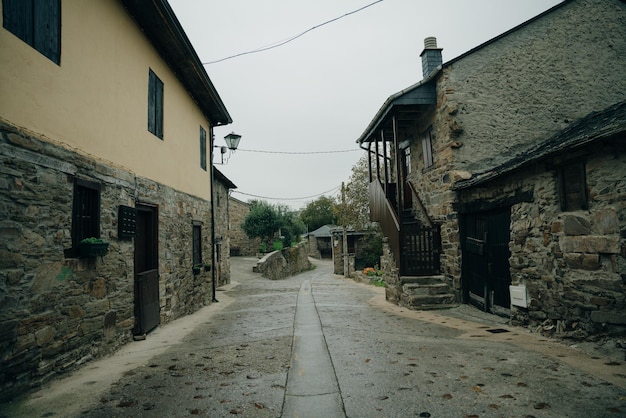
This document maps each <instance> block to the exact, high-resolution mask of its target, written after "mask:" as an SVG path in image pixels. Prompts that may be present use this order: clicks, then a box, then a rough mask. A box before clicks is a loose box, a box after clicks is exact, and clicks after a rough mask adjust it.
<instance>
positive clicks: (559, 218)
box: [379, 0, 626, 337]
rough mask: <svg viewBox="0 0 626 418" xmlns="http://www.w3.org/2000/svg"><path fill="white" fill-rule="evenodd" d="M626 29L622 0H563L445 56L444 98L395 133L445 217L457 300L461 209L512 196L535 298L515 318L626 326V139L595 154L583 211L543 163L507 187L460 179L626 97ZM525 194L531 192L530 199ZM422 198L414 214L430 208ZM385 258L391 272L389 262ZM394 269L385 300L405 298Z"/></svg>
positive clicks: (575, 326)
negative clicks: (427, 143)
mask: <svg viewBox="0 0 626 418" xmlns="http://www.w3.org/2000/svg"><path fill="white" fill-rule="evenodd" d="M625 27H626V4H625V3H624V2H621V1H617V0H610V1H605V0H573V1H570V2H564V3H563V4H561V5H560V6H559V7H557V8H555V9H553V10H551V11H550V12H548V13H546V14H544V15H542V16H539V17H538V18H535V19H532V20H531V21H529V22H527V23H526V24H524V25H522V26H520V27H518V28H515V29H513V30H511V31H509V32H507V33H505V34H503V35H502V36H500V37H497V38H495V39H493V40H491V41H489V42H487V43H485V44H484V45H481V46H480V47H478V48H476V49H474V50H472V51H469V52H468V53H467V54H464V55H461V56H460V57H458V58H455V59H454V60H452V61H450V62H447V63H444V64H443V66H442V67H441V68H440V69H438V70H436V71H437V72H436V74H435V75H434V76H433V78H432V79H430V81H426V82H427V83H434V84H435V86H436V104H435V105H428V106H424V107H422V108H421V109H420V112H419V113H418V115H419V116H416V117H415V120H414V121H413V124H412V125H411V127H410V128H408V129H402V130H400V131H399V132H398V133H397V138H399V140H404V138H410V145H409V149H410V155H411V160H410V162H411V170H410V174H408V176H407V178H408V180H410V182H411V183H412V184H413V185H414V187H415V189H416V191H417V194H418V196H419V199H420V200H421V201H422V202H423V204H424V206H425V208H426V212H427V214H428V217H429V218H430V219H432V220H433V221H434V222H435V223H437V224H439V225H441V240H442V252H441V255H440V260H441V273H442V274H443V275H444V282H445V283H449V284H451V285H452V288H453V289H454V291H455V292H456V299H457V301H459V302H461V301H463V290H464V280H467V279H466V278H464V277H463V275H462V265H463V264H462V263H463V257H462V251H461V248H462V245H461V242H462V238H463V237H462V230H461V222H462V217H463V215H464V212H467V211H469V210H475V209H468V208H472V207H473V208H477V207H478V206H480V204H479V203H480V202H481V201H482V202H483V203H485V204H486V206H484V207H487V206H489V207H491V208H496V207H498V205H501V206H500V207H504V206H503V205H502V202H503V200H506V199H508V200H509V201H510V202H513V201H515V203H513V204H512V205H513V206H512V207H511V226H510V228H511V231H510V232H511V243H510V249H511V253H512V254H511V258H510V272H511V279H512V282H513V283H514V284H518V283H524V284H526V285H527V286H528V289H529V293H530V298H531V301H532V304H531V306H530V307H529V308H528V311H522V310H520V309H517V308H513V315H514V318H515V319H516V321H517V322H518V323H524V324H529V325H535V324H537V323H539V322H541V321H543V320H552V321H555V324H557V323H558V327H556V325H555V329H556V328H558V330H559V331H560V332H563V333H567V334H566V335H572V336H579V337H587V336H593V335H594V334H595V335H598V333H601V332H604V331H606V332H609V333H611V332H624V330H625V328H624V327H623V320H624V317H623V312H624V287H623V286H624V285H623V280H624V272H625V271H624V263H625V262H624V249H623V248H624V238H625V234H626V233H625V232H624V215H623V214H624V195H625V194H626V189H625V188H624V187H623V179H624V178H625V177H626V174H625V172H624V154H623V152H624V151H623V148H620V149H617V148H615V149H611V151H607V152H604V153H600V152H597V153H594V154H593V157H590V158H589V159H588V161H587V164H586V170H587V173H586V174H587V180H588V185H587V186H588V189H589V193H590V208H589V210H588V211H584V212H583V211H581V212H579V213H564V212H562V211H561V210H560V207H559V198H558V196H557V195H556V193H557V186H556V185H557V180H556V178H555V176H556V175H555V173H554V170H549V169H546V167H545V166H542V167H539V166H536V167H535V168H534V170H535V171H532V170H530V169H526V170H525V171H524V172H523V173H521V174H517V175H516V176H513V177H511V178H507V179H506V180H503V182H502V184H501V186H499V187H496V186H491V187H489V188H479V189H477V190H475V191H471V192H469V191H468V192H465V193H457V192H456V191H455V190H453V188H454V186H455V184H456V183H457V182H458V181H460V180H466V179H469V178H472V177H473V176H475V175H478V174H482V173H485V172H489V170H491V169H492V168H493V167H496V166H498V165H499V164H502V163H504V162H505V161H507V160H509V159H511V158H512V157H514V156H515V155H516V154H518V153H520V152H521V151H522V150H526V149H528V148H530V147H531V146H532V145H534V144H537V143H538V142H541V141H545V140H547V139H548V138H550V137H552V135H554V134H555V133H557V132H560V131H562V130H563V129H565V128H566V127H568V126H569V125H570V124H572V123H573V122H574V121H576V120H578V119H580V118H583V117H584V116H586V115H587V114H589V113H590V112H593V111H601V110H603V109H606V108H608V107H609V106H611V105H613V104H615V103H618V102H620V101H623V100H624V91H626V77H624V75H625V72H624V68H626V58H625V57H626V36H625V32H624V29H623V28H625ZM572 28H576V30H575V31H573V30H572ZM443 48H444V52H445V45H443ZM428 85H430V84H428ZM428 85H425V86H428ZM399 107H400V106H399ZM384 123H385V122H384V121H383V122H381V124H384ZM424 132H430V134H431V138H432V139H431V143H432V156H433V164H432V165H431V166H426V165H425V164H424V154H425V152H424V149H423V145H422V144H423V142H422V140H421V138H422V134H423V133H424ZM379 136H380V135H379ZM392 160H393V161H395V154H392ZM392 173H395V170H392ZM392 177H395V174H394V176H392ZM516 193H517V195H516ZM520 193H522V194H524V193H526V194H527V195H528V196H531V197H530V198H525V199H521V198H520V197H519V194H520ZM516 196H517V197H516ZM477 202H479V203H477ZM413 203H414V212H415V213H416V214H418V215H419V214H421V213H422V210H421V208H420V207H419V206H418V205H417V203H416V201H415V200H413ZM419 217H421V218H423V217H424V216H419ZM386 264H387V266H388V267H386V268H390V269H391V270H390V271H391V272H393V271H394V269H393V268H391V263H386ZM396 275H397V272H396ZM385 279H386V280H387V281H388V284H390V285H391V286H390V287H391V288H392V289H388V292H387V293H388V298H389V299H390V300H394V301H400V300H401V295H400V293H401V290H400V289H401V287H400V285H401V281H402V280H401V278H400V277H394V276H393V274H392V273H389V274H387V272H386V275H385ZM398 303H400V302H398ZM620 312H621V313H620ZM607 324H609V325H607ZM611 324H612V325H611ZM607 327H608V328H610V330H608V328H607Z"/></svg>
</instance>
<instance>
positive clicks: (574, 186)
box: [557, 161, 589, 212]
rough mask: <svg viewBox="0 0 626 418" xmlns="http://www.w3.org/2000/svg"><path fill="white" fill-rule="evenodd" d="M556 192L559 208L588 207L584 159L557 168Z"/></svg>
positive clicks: (583, 208)
mask: <svg viewBox="0 0 626 418" xmlns="http://www.w3.org/2000/svg"><path fill="white" fill-rule="evenodd" d="M557 177H558V192H559V201H560V204H561V210H562V211H563V212H570V211H575V210H587V209H589V196H588V192H587V170H586V166H585V162H584V161H572V162H568V163H567V164H563V165H561V166H560V167H559V168H558V171H557Z"/></svg>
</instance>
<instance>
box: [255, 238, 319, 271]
mask: <svg viewBox="0 0 626 418" xmlns="http://www.w3.org/2000/svg"><path fill="white" fill-rule="evenodd" d="M310 269H311V262H310V261H309V258H308V255H307V248H306V244H305V243H304V242H303V243H300V244H299V245H297V246H296V247H291V248H285V249H283V250H280V251H274V252H271V253H269V254H267V255H266V256H264V257H263V258H262V259H260V260H259V261H258V262H257V265H256V266H255V268H254V271H255V272H256V273H261V274H262V275H263V277H267V278H268V279H270V280H279V279H284V278H285V277H289V276H293V275H294V274H298V273H300V272H303V271H306V270H310Z"/></svg>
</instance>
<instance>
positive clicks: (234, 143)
mask: <svg viewBox="0 0 626 418" xmlns="http://www.w3.org/2000/svg"><path fill="white" fill-rule="evenodd" d="M240 140H241V135H237V134H236V133H234V132H231V133H229V134H228V135H226V136H225V137H224V141H226V145H227V146H228V149H229V150H232V151H236V150H237V147H238V146H239V141H240Z"/></svg>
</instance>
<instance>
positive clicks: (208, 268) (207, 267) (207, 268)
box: [204, 263, 211, 271]
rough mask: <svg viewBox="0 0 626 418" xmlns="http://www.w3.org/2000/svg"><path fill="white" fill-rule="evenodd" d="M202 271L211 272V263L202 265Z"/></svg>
mask: <svg viewBox="0 0 626 418" xmlns="http://www.w3.org/2000/svg"><path fill="white" fill-rule="evenodd" d="M204 271H211V263H204Z"/></svg>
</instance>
